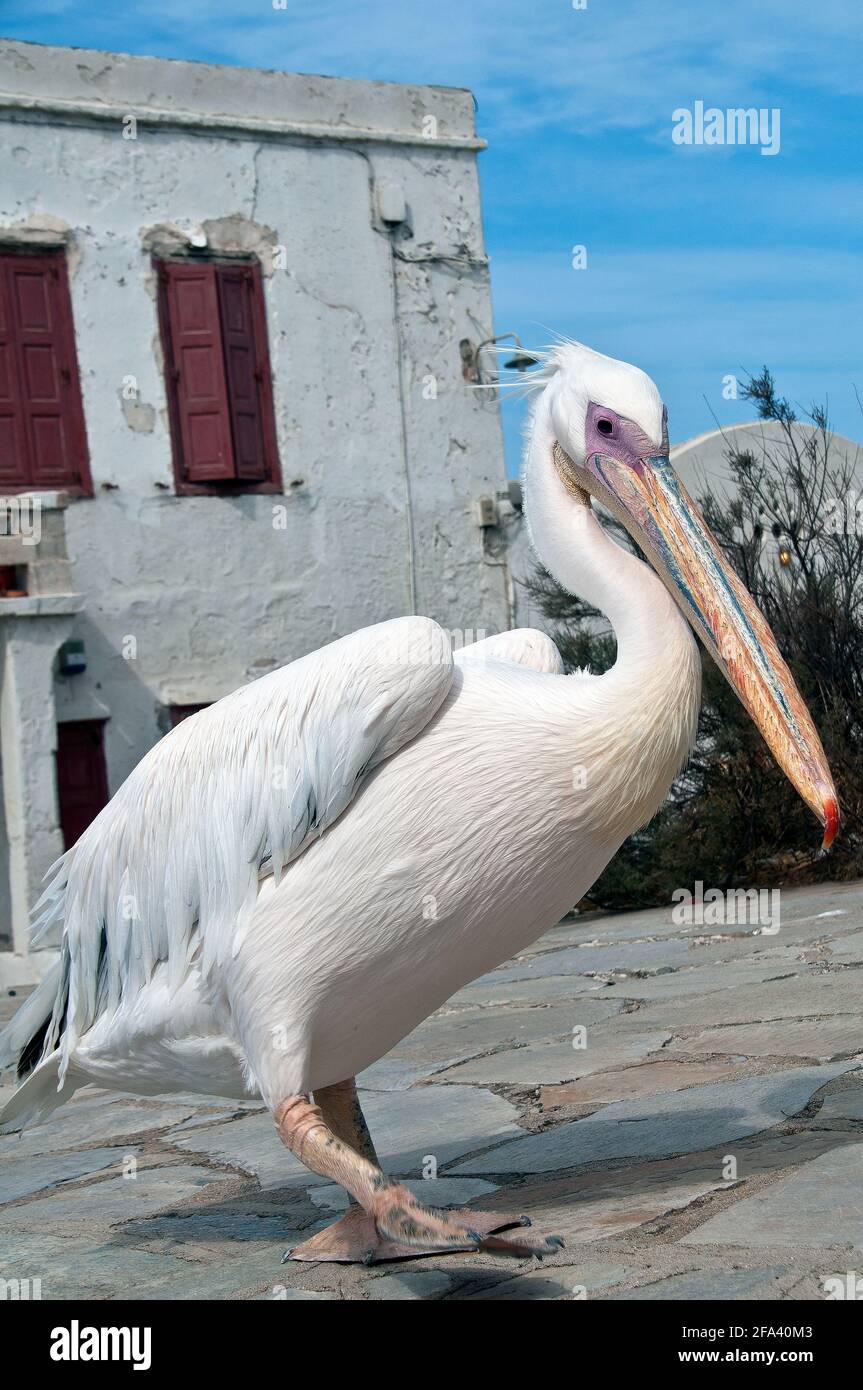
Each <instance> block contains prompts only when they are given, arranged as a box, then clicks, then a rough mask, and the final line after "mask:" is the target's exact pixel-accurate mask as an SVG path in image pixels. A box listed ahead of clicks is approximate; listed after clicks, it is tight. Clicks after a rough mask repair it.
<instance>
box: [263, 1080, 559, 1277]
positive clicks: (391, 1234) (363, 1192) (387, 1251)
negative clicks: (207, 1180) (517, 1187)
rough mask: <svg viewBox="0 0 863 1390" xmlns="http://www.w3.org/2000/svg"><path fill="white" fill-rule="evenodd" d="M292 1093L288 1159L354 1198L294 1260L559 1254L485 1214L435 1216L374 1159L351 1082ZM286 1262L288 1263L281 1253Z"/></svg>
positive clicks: (551, 1243) (553, 1239)
mask: <svg viewBox="0 0 863 1390" xmlns="http://www.w3.org/2000/svg"><path fill="white" fill-rule="evenodd" d="M315 1100H316V1101H317V1102H318V1104H316V1105H315V1104H313V1103H312V1102H311V1101H310V1099H309V1097H308V1096H289V1097H288V1099H286V1100H284V1101H282V1103H281V1105H279V1106H278V1107H277V1109H276V1112H275V1120H276V1128H277V1129H278V1132H279V1134H280V1135H281V1138H282V1140H283V1141H284V1143H285V1144H286V1145H287V1146H288V1148H289V1149H290V1150H291V1152H292V1153H293V1154H295V1155H296V1157H297V1158H298V1159H299V1160H300V1162H301V1163H304V1164H305V1165H306V1167H307V1168H310V1169H311V1170H312V1172H314V1173H320V1174H321V1175H322V1176H323V1177H326V1178H330V1179H331V1180H332V1181H333V1182H337V1183H339V1184H340V1185H341V1186H342V1187H344V1188H345V1189H346V1191H347V1193H348V1195H349V1197H352V1198H353V1199H354V1202H355V1203H356V1205H354V1206H351V1207H350V1208H349V1210H348V1212H347V1214H346V1215H345V1216H343V1217H342V1218H341V1219H340V1220H339V1221H337V1222H335V1224H334V1225H332V1226H329V1227H327V1229H326V1230H324V1231H319V1232H318V1234H317V1235H315V1236H313V1237H312V1239H311V1240H308V1241H306V1242H305V1243H304V1244H303V1245H300V1246H297V1247H296V1248H295V1249H294V1250H292V1251H290V1252H289V1255H290V1258H291V1259H295V1260H346V1261H360V1260H361V1261H363V1262H364V1263H366V1264H371V1263H373V1262H374V1261H376V1260H394V1259H407V1258H410V1257H411V1256H416V1255H434V1254H442V1253H446V1252H447V1251H456V1250H460V1251H471V1250H496V1251H500V1252H502V1253H504V1254H509V1255H516V1256H520V1257H522V1258H529V1257H530V1256H533V1255H535V1256H537V1257H538V1258H542V1256H543V1255H547V1254H549V1253H551V1252H552V1251H553V1250H556V1249H559V1248H560V1246H562V1244H563V1241H562V1240H561V1239H560V1237H559V1236H549V1237H547V1238H545V1239H540V1240H538V1241H530V1240H525V1239H522V1238H518V1239H517V1238H515V1237H507V1236H501V1235H495V1234H493V1233H494V1232H495V1231H499V1230H501V1229H502V1228H504V1227H507V1226H515V1225H519V1224H522V1225H525V1224H529V1222H526V1221H525V1219H524V1218H513V1217H512V1216H510V1215H500V1214H498V1213H495V1212H484V1211H468V1210H463V1211H450V1212H447V1211H438V1210H435V1209H434V1208H431V1207H425V1206H423V1204H422V1203H421V1202H419V1201H418V1200H417V1198H416V1197H414V1195H413V1193H412V1192H411V1191H410V1190H409V1189H408V1188H407V1187H404V1186H403V1185H402V1184H401V1183H397V1182H393V1181H392V1180H391V1179H390V1178H388V1177H387V1176H386V1174H385V1173H384V1172H383V1171H382V1170H381V1168H380V1165H379V1164H378V1162H377V1157H376V1155H375V1151H374V1146H373V1144H372V1141H371V1135H370V1134H369V1132H368V1128H367V1126H366V1122H365V1118H364V1116H363V1113H362V1110H361V1109H360V1104H359V1100H358V1099H357V1095H356V1085H355V1083H354V1081H353V1080H350V1081H346V1082H340V1083H339V1084H338V1086H330V1087H326V1088H325V1090H323V1091H318V1092H317V1093H316V1095H315ZM286 1258H288V1257H287V1256H286Z"/></svg>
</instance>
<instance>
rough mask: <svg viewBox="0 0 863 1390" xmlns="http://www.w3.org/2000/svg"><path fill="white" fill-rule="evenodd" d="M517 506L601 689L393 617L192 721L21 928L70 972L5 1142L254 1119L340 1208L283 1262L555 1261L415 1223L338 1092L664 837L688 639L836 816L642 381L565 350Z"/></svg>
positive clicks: (780, 666) (8, 1118) (550, 369)
mask: <svg viewBox="0 0 863 1390" xmlns="http://www.w3.org/2000/svg"><path fill="white" fill-rule="evenodd" d="M524 481H525V505H526V510H527V515H528V518H529V524H530V528H531V535H532V539H533V543H534V546H535V548H536V551H537V554H538V555H539V557H540V559H541V560H542V561H543V563H544V564H545V565H546V567H547V568H548V569H549V570H550V571H551V572H552V574H554V575H555V576H556V577H557V579H558V580H559V581H560V582H561V583H562V584H563V585H564V586H565V587H566V588H567V589H568V590H571V591H572V592H573V593H576V594H579V595H581V596H582V597H583V598H585V599H587V600H589V601H590V602H591V603H592V604H595V605H596V607H597V608H599V609H601V610H602V611H603V612H604V613H605V614H606V615H607V616H608V618H609V619H610V621H611V622H612V623H613V626H614V630H615V633H616V636H617V644H618V655H617V661H616V664H615V665H614V667H613V668H612V669H611V670H609V671H608V672H606V673H605V674H604V675H601V676H594V675H590V674H588V673H586V672H578V673H576V674H574V675H569V676H566V675H564V674H563V673H562V668H561V662H560V657H559V655H558V653H557V651H556V649H555V647H554V645H553V644H552V643H551V642H550V641H549V640H548V639H547V638H546V637H545V636H543V635H542V634H541V633H538V632H531V631H516V632H507V633H503V634H501V635H500V636H498V637H492V638H489V639H488V640H486V641H484V642H479V643H477V644H476V645H475V646H473V647H469V648H467V649H465V650H463V651H462V652H460V653H459V654H458V655H457V656H456V657H455V658H453V656H452V653H451V644H450V641H449V639H448V637H447V636H446V634H445V633H444V632H443V631H442V630H441V628H440V627H438V626H437V624H436V623H434V622H432V621H431V620H430V619H426V618H397V619H395V620H393V621H390V622H385V623H381V624H379V625H378V626H375V627H370V628H366V629H364V630H363V631H361V632H355V633H353V634H351V635H350V636H348V637H343V638H341V639H340V640H339V641H337V642H333V643H332V645H330V646H328V647H325V648H323V649H322V650H321V651H317V652H313V653H312V654H311V655H309V656H305V657H303V658H302V659H301V660H299V661H295V662H293V663H292V664H291V665H289V666H287V667H285V668H284V669H283V670H280V671H276V672H274V673H273V674H271V675H269V676H265V677H263V678H262V679H260V680H258V681H255V682H254V683H253V684H251V685H248V686H245V687H244V688H243V689H241V690H238V691H236V692H235V693H234V694H232V695H229V696H227V697H226V698H225V699H223V700H220V701H219V703H218V704H216V705H213V706H212V707H211V708H209V709H207V710H205V711H203V712H202V713H200V714H197V715H195V716H194V717H193V718H191V719H189V720H187V721H186V722H185V723H183V724H181V725H180V726H179V727H178V728H176V729H175V730H174V731H173V732H172V733H170V734H168V736H167V737H166V738H164V739H163V740H162V741H161V742H160V743H159V744H157V745H156V747H155V748H153V749H152V750H151V751H150V752H149V753H148V754H147V756H146V757H145V758H144V759H143V760H142V762H141V763H140V764H139V766H138V767H137V768H136V769H135V771H134V772H133V773H132V774H131V776H130V777H129V778H128V780H127V781H126V782H125V783H124V784H123V786H122V787H121V788H120V790H119V791H118V792H117V794H116V795H115V797H114V798H113V800H112V801H111V802H110V804H109V805H108V806H106V807H105V809H104V810H103V811H102V812H101V814H100V815H99V816H98V817H97V819H96V820H95V821H94V822H93V824H92V825H91V826H90V827H89V829H88V830H87V831H86V832H85V833H84V834H83V835H82V836H81V838H80V840H79V841H78V843H77V844H76V845H75V846H74V847H73V848H72V849H71V850H69V851H68V852H67V853H66V854H65V855H64V856H63V858H62V859H61V860H60V861H59V862H58V865H57V866H55V870H54V871H53V878H52V879H51V881H50V883H49V886H48V888H47V889H46V892H45V894H44V895H43V897H42V899H41V900H40V903H39V904H38V905H37V909H38V912H39V914H41V915H40V916H39V917H38V920H37V923H36V928H37V930H38V931H45V930H47V929H49V928H51V927H53V926H54V925H55V924H60V925H61V926H62V946H61V952H60V959H59V962H58V964H57V966H56V967H55V968H54V970H53V971H52V973H51V975H50V976H49V977H48V978H46V979H45V980H44V981H43V983H42V984H41V985H40V986H39V988H38V989H37V990H36V991H35V992H34V994H33V995H32V996H31V997H30V998H29V999H28V1000H27V1002H26V1003H25V1004H24V1006H23V1007H22V1009H21V1010H20V1011H19V1013H18V1014H17V1015H16V1017H15V1018H14V1019H13V1021H12V1024H11V1025H10V1027H9V1029H8V1030H7V1032H6V1034H5V1036H4V1039H3V1046H4V1049H5V1056H6V1059H7V1060H10V1059H11V1058H12V1057H14V1056H19V1074H20V1075H22V1076H25V1077H26V1079H25V1080H24V1082H23V1085H22V1086H21V1087H20V1088H19V1090H18V1091H16V1092H15V1094H14V1095H13V1097H12V1099H11V1100H10V1101H9V1103H8V1104H7V1106H6V1109H5V1111H4V1112H3V1115H2V1117H0V1121H2V1125H3V1128H4V1129H7V1130H8V1129H14V1128H19V1127H21V1126H22V1125H23V1124H26V1123H31V1122H32V1121H34V1120H37V1119H42V1118H43V1117H44V1116H45V1115H46V1114H47V1113H48V1112H49V1111H50V1110H51V1109H53V1107H54V1106H56V1105H58V1104H60V1103H61V1102H62V1101H65V1100H66V1099H67V1098H68V1097H69V1096H70V1095H71V1094H72V1092H73V1091H74V1090H75V1089H76V1088H77V1087H79V1086H82V1085H84V1084H86V1083H87V1082H95V1083H97V1084H98V1085H100V1086H108V1087H115V1088H117V1089H122V1090H125V1091H136V1092H142V1093H145V1094H153V1093H160V1092H167V1091H172V1090H189V1089H191V1090H195V1091H200V1092H204V1093H207V1094H220V1095H225V1096H231V1097H241V1096H244V1095H248V1094H250V1093H251V1094H255V1093H257V1094H259V1095H260V1096H262V1097H263V1099H264V1101H265V1102H266V1104H267V1106H268V1107H269V1109H270V1111H271V1112H272V1115H273V1118H274V1120H275V1124H276V1127H277V1129H278V1132H279V1134H280V1135H281V1137H282V1139H283V1140H284V1142H285V1144H286V1145H287V1146H288V1147H289V1148H290V1149H291V1150H292V1151H293V1152H294V1154H296V1155H297V1157H298V1158H299V1159H300V1160H301V1161H302V1162H303V1163H305V1164H306V1165H307V1166H308V1167H309V1168H310V1169H312V1170H313V1171H314V1172H316V1173H318V1174H322V1175H323V1176H325V1177H326V1178H329V1179H331V1180H333V1181H336V1182H339V1183H341V1184H343V1186H344V1187H345V1188H346V1189H347V1191H348V1193H349V1194H350V1196H351V1197H352V1198H353V1199H354V1205H353V1206H352V1207H351V1208H350V1209H349V1211H348V1214H347V1216H346V1217H343V1218H342V1219H341V1220H340V1221H339V1222H337V1223H336V1224H335V1226H332V1227H330V1228H329V1229H328V1230H327V1231H323V1232H320V1233H318V1234H317V1235H316V1236H315V1237H313V1239H312V1240H311V1241H308V1242H306V1244H305V1245H304V1246H301V1247H300V1248H299V1249H298V1250H295V1251H294V1252H293V1254H294V1256H295V1257H296V1258H306V1259H311V1258H317V1259H361V1258H364V1259H366V1260H371V1259H375V1258H385V1257H387V1256H391V1255H397V1254H402V1255H409V1254H417V1253H421V1252H424V1251H425V1252H428V1251H432V1250H435V1251H439V1250H455V1249H458V1250H471V1249H477V1248H482V1249H498V1250H505V1251H508V1252H510V1253H514V1254H531V1253H533V1254H542V1253H544V1252H545V1251H547V1250H551V1249H553V1248H554V1247H555V1244H556V1243H560V1242H559V1241H557V1238H555V1237H548V1238H546V1240H545V1241H542V1240H534V1241H532V1240H531V1239H530V1238H528V1237H525V1236H522V1235H519V1236H518V1237H514V1236H509V1237H505V1236H500V1235H495V1234H493V1232H494V1231H496V1230H499V1229H501V1228H502V1227H503V1226H504V1225H507V1224H509V1225H512V1224H513V1222H512V1220H511V1219H508V1218H504V1217H502V1216H496V1215H495V1214H494V1213H480V1212H476V1211H432V1210H429V1209H428V1208H426V1207H424V1206H423V1205H422V1204H421V1203H420V1202H418V1201H417V1200H416V1199H415V1198H414V1197H413V1196H412V1195H411V1193H410V1192H409V1191H408V1190H407V1189H406V1188H405V1187H404V1186H402V1185H401V1184H398V1183H395V1182H393V1181H391V1180H390V1179H388V1178H387V1177H386V1176H385V1175H384V1173H383V1172H382V1171H381V1169H380V1167H379V1165H378V1162H377V1159H376V1157H375V1152H374V1148H373V1146H372V1142H371V1139H370V1137H369V1135H368V1131H367V1129H366V1126H365V1122H364V1120H363V1117H362V1112H361V1110H360V1107H359V1103H358V1101H357V1093H356V1087H355V1084H354V1080H353V1078H354V1077H355V1076H356V1075H357V1073H358V1072H361V1071H362V1070H363V1069H364V1068H366V1067H368V1066H370V1064H371V1063H372V1062H374V1061H376V1060H377V1059H378V1058H380V1057H381V1056H383V1054H384V1053H386V1052H387V1051H388V1050H389V1049H390V1048H391V1047H393V1046H394V1045H395V1044H396V1043H397V1042H398V1041H399V1040H400V1039H401V1038H403V1037H405V1035H406V1034H407V1033H409V1032H410V1031H411V1029H412V1028H414V1027H415V1026H416V1025H417V1024H418V1023H420V1022H421V1021H422V1020H423V1019H425V1018H427V1017H428V1015H429V1014H430V1013H432V1011H433V1010H434V1009H436V1008H437V1007H438V1006H439V1005H441V1004H442V1003H443V1002H444V1001H445V1000H446V999H448V998H449V996H450V995H451V994H453V993H454V991H456V990H457V989H459V988H460V987H461V986H463V985H465V984H466V983H467V982H468V981H470V980H473V979H475V978H476V977H477V976H478V975H481V974H482V973H483V972H485V971H487V970H490V969H491V968H493V967H494V966H496V965H498V964H499V963H500V962H501V961H504V960H506V959H507V958H508V957H510V956H512V955H513V954H514V953H515V952H517V951H519V950H521V949H523V948H524V947H525V946H527V945H528V943H530V942H532V941H534V940H535V939H536V938H537V937H538V936H540V935H541V933H542V932H544V931H545V930H546V929H547V928H549V927H551V926H552V925H553V924H554V923H556V922H557V921H558V920H559V918H560V917H561V916H562V914H563V913H564V912H566V911H567V909H568V908H570V907H571V905H572V904H573V903H574V902H576V901H578V899H579V898H581V897H582V896H583V895H584V894H585V893H586V892H587V890H588V889H589V888H590V886H591V884H592V883H593V882H594V880H595V879H596V877H597V875H598V874H599V873H600V871H601V870H602V869H603V867H604V866H605V865H606V864H607V863H608V861H609V859H610V858H611V857H612V855H613V854H614V853H615V851H616V850H617V849H618V847H619V846H620V844H621V843H622V842H623V840H625V839H626V837H627V836H628V835H630V834H632V833H633V831H635V830H637V829H638V828H639V827H640V826H642V825H644V823H645V822H646V821H647V820H649V818H650V817H651V816H652V815H653V814H654V812H655V811H656V810H657V808H658V807H659V805H660V803H661V802H662V800H663V798H664V797H665V795H666V793H667V791H668V788H669V786H670V784H671V781H672V778H673V777H674V776H675V774H676V773H677V771H678V770H679V769H680V767H681V765H682V764H683V762H684V760H685V759H686V757H687V754H688V753H689V751H690V749H691V747H692V743H693V739H694V735H695V729H696V720H697V715H698V706H699V698H700V681H699V660H698V652H697V648H696V644H695V642H694V640H693V638H692V635H691V632H690V627H691V628H693V629H694V630H695V631H696V632H697V633H698V635H699V636H700V637H701V638H702V639H703V641H704V642H705V644H706V646H707V648H708V650H709V651H710V653H711V655H712V656H713V658H714V660H715V661H716V662H717V663H718V665H719V666H720V667H721V669H722V670H723V671H724V673H725V675H726V676H727V678H728V680H729V681H730V682H731V684H732V686H733V687H734V689H735V690H736V691H737V693H738V695H739V696H740V698H741V700H742V701H743V703H744V705H745V706H746V708H747V709H748V710H749V712H750V714H751V715H752V718H753V719H754V720H755V722H756V724H757V725H758V727H759V729H760V730H761V731H762V733H763V735H764V737H765V739H766V741H767V743H768V744H769V746H770V748H771V749H772V751H773V754H774V756H775V757H776V759H777V761H778V762H779V764H780V766H781V767H782V768H783V769H784V771H785V772H786V773H787V775H788V777H789V778H790V780H791V782H792V783H793V784H794V786H795V787H796V788H797V789H798V791H799V792H800V794H801V796H802V797H803V798H804V799H805V800H806V802H807V803H808V804H809V806H810V807H811V808H812V810H813V811H814V812H815V814H816V815H817V816H818V817H819V818H820V820H821V821H822V823H823V825H824V831H825V834H824V843H825V845H826V844H829V843H830V841H831V840H832V839H833V837H834V835H835V833H836V829H837V826H838V815H839V812H838V805H837V801H836V793H835V791H834V788H833V783H832V780H831V776H830V772H829V769H828V767H827V764H826V760H825V757H824V753H823V750H822V748H821V744H820V742H819V739H818V735H817V734H816V732H815V728H814V726H813V724H812V722H811V720H810V718H809V715H808V713H807V711H806V709H805V707H804V705H803V703H802V701H801V698H800V696H799V694H798V692H797V689H796V687H795V685H794V682H793V680H792V677H791V674H790V672H789V671H788V669H787V667H786V666H785V663H784V662H783V660H782V658H781V657H780V655H779V652H778V651H777V648H776V644H775V642H774V640H773V637H772V635H771V633H770V630H769V628H768V626H767V624H766V622H765V621H764V619H763V617H762V616H761V614H760V613H759V612H758V610H757V609H756V607H755V605H754V603H753V601H752V599H751V598H750V596H749V594H748V593H747V592H746V590H745V589H744V588H743V586H742V585H741V583H740V582H739V580H738V579H737V578H736V577H735V575H734V574H733V572H732V571H731V569H730V568H729V566H728V564H727V563H726V561H725V559H724V558H723V556H722V553H721V552H720V550H719V549H718V547H717V545H716V543H715V542H714V540H713V538H712V537H711V536H710V534H709V532H708V531H707V528H706V525H705V523H704V520H703V518H702V517H701V515H700V513H699V511H698V509H697V507H696V506H695V504H694V503H693V501H692V500H691V499H690V497H689V496H688V495H687V493H686V491H685V489H684V488H683V486H682V484H681V483H680V482H679V480H678V479H677V477H676V476H675V474H674V472H673V470H672V468H671V466H670V464H669V461H668V435H667V426H666V416H665V411H664V408H663V405H662V401H661V399H660V396H659V392H658V391H657V389H656V387H655V386H654V384H653V382H652V381H651V380H650V379H649V378H648V377H647V376H645V375H644V373H643V372H641V371H639V370H638V369H637V368H635V367H631V366H629V365H627V364H626V363H623V362H618V361H615V360H613V359H611V358H608V357H604V356H601V355H600V354H598V353H595V352H592V351H590V350H589V349H588V348H585V347H582V346H580V345H578V344H566V345H563V346H560V347H558V348H557V349H556V350H554V351H553V352H552V353H551V354H550V355H549V357H548V360H547V364H546V373H545V380H544V385H543V387H542V390H541V392H540V394H538V396H537V398H536V403H535V406H534V410H533V415H532V427H531V430H530V434H529V440H528V444H527V448H526V457H525V478H524ZM592 497H594V498H596V499H597V500H598V501H599V502H601V503H602V504H604V505H605V506H607V507H609V508H610V509H611V510H612V511H613V512H614V513H615V514H616V515H617V516H618V518H619V519H620V520H621V522H622V523H623V524H624V526H626V527H627V529H628V531H629V532H630V533H631V535H632V536H633V537H634V538H635V539H636V540H637V542H638V544H639V545H640V546H641V548H642V549H643V551H644V552H645V553H646V554H647V555H648V557H649V559H650V561H651V564H652V566H653V570H651V569H650V568H648V567H647V566H646V565H644V564H643V563H642V562H641V561H640V560H638V559H636V558H635V556H634V555H632V554H630V553H628V552H627V551H625V550H624V549H622V548H621V547H620V546H619V545H617V544H616V543H615V542H614V540H613V539H611V537H610V536H609V535H608V534H607V532H606V531H605V530H604V529H603V528H602V526H601V525H600V524H599V522H598V521H597V519H596V517H595V515H594V513H593V511H592V510H591V498H592ZM654 570H655V573H654V572H653V571H654Z"/></svg>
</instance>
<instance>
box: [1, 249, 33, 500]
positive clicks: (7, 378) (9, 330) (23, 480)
mask: <svg viewBox="0 0 863 1390" xmlns="http://www.w3.org/2000/svg"><path fill="white" fill-rule="evenodd" d="M27 462H28V451H27V438H26V427H25V422H24V408H23V402H22V400H21V392H20V389H19V386H18V362H17V343H16V340H15V326H14V322H13V318H12V305H11V303H10V300H9V282H8V279H7V276H6V273H5V266H0V487H2V488H3V489H4V490H5V489H9V488H12V489H15V490H18V489H20V488H23V487H26V486H27Z"/></svg>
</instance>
